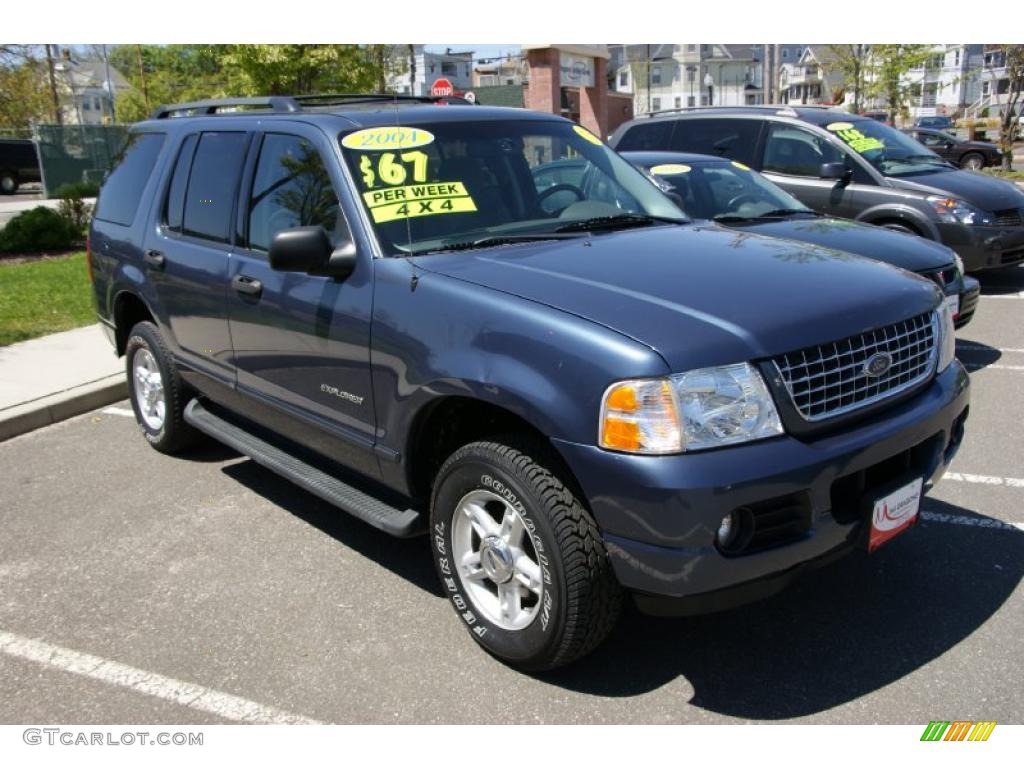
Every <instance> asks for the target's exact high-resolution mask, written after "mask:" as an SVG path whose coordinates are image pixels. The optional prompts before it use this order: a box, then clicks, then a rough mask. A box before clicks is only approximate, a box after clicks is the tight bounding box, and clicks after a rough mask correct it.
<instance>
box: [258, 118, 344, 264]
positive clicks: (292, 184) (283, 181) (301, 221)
mask: <svg viewBox="0 0 1024 768" xmlns="http://www.w3.org/2000/svg"><path fill="white" fill-rule="evenodd" d="M340 217H341V214H340V211H339V208H338V196H337V195H336V194H335V192H334V187H333V186H331V180H330V177H329V176H328V175H327V168H326V167H325V166H324V163H323V160H322V159H321V158H320V154H319V153H318V152H317V151H316V148H315V147H314V146H313V145H312V144H311V143H309V142H308V141H306V140H305V139H302V138H299V137H298V136H289V135H286V134H281V133H268V134H267V135H266V136H265V137H264V139H263V146H262V147H260V157H259V161H258V162H257V164H256V173H255V175H254V177H253V183H252V194H251V196H250V199H249V247H250V248H252V249H253V250H257V251H267V250H269V249H270V241H271V240H273V238H274V235H276V234H277V233H278V232H280V231H281V230H283V229H289V228H291V227H305V226H315V225H318V224H319V225H320V226H322V227H323V228H324V229H326V230H327V233H328V235H329V236H331V238H332V241H333V240H334V236H335V234H336V230H337V228H338V225H339V223H341V222H343V219H341V218H340ZM342 226H344V225H343V224H342Z"/></svg>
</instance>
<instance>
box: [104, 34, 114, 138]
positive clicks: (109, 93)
mask: <svg viewBox="0 0 1024 768" xmlns="http://www.w3.org/2000/svg"><path fill="white" fill-rule="evenodd" d="M103 77H104V78H105V79H106V84H107V98H109V99H110V122H111V123H113V122H114V115H115V114H116V113H115V111H114V84H113V83H112V82H111V81H110V59H109V58H108V57H107V46H106V44H104V45H103Z"/></svg>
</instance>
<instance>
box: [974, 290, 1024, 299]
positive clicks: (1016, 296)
mask: <svg viewBox="0 0 1024 768" xmlns="http://www.w3.org/2000/svg"><path fill="white" fill-rule="evenodd" d="M982 298H983V299H1024V291H1017V293H995V294H991V295H989V294H983V295H982Z"/></svg>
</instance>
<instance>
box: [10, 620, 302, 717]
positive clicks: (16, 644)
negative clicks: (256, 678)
mask: <svg viewBox="0 0 1024 768" xmlns="http://www.w3.org/2000/svg"><path fill="white" fill-rule="evenodd" d="M0 653H4V654H6V655H8V656H13V657H15V658H18V659H27V660H28V661H34V662H37V663H39V664H43V665H44V666H47V667H51V668H53V669H59V670H61V671H63V672H71V673H72V674H76V675H81V676H83V677H88V678H91V679H93V680H100V681H102V682H104V683H109V684H110V685H117V686H120V687H122V688H128V689H129V690H133V691H137V692H138V693H144V694H146V695H148V696H156V697H157V698H158V699H165V700H167V701H172V702H174V703H175V704H181V705H182V706H184V707H188V708H189V709H198V710H200V711H202V712H209V713H210V714H211V715H217V716H218V717H223V718H225V719H227V720H234V721H236V722H240V723H258V724H261V725H322V723H320V722H319V721H318V720H312V719H310V718H308V717H303V716H302V715H295V714H292V713H291V712H286V711H284V710H282V709H276V708H274V707H268V706H266V705H264V704H259V703H257V702H255V701H249V700H248V699H243V698H239V697H238V696H232V695H231V694H230V693H223V692H221V691H215V690H213V689H212V688H204V687H203V686H201V685H195V684H193V683H186V682H184V681H183V680H175V679H174V678H171V677H164V676H163V675H158V674H156V673H155V672H147V671H146V670H144V669H136V668H135V667H129V666H127V665H125V664H120V663H119V662H116V661H110V660H109V659H103V658H100V657H99V656H91V655H89V654H87V653H79V652H78V651H73V650H71V649H69V648H63V647H61V646H59V645H51V644H50V643H45V642H43V641H42V640H34V639H32V638H29V637H21V636H20V635H14V634H11V633H10V632H4V631H3V630H0Z"/></svg>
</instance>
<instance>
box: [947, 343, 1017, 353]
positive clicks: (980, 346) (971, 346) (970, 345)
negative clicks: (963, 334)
mask: <svg viewBox="0 0 1024 768" xmlns="http://www.w3.org/2000/svg"><path fill="white" fill-rule="evenodd" d="M956 345H957V346H958V347H963V348H964V351H965V352H966V351H968V350H972V349H977V350H984V351H986V352H987V351H989V350H993V349H994V350H995V351H996V352H1002V353H1003V354H1004V355H1021V354H1024V349H1006V348H999V347H990V346H988V345H986V344H978V343H976V342H973V341H959V340H958V341H957V343H956Z"/></svg>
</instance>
